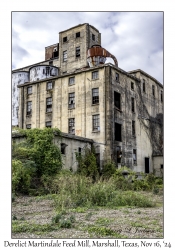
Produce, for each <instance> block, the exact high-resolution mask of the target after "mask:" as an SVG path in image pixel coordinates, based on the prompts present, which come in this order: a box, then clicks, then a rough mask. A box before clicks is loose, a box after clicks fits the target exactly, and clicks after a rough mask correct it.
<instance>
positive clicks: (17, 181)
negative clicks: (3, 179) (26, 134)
mask: <svg viewBox="0 0 175 250" xmlns="http://www.w3.org/2000/svg"><path fill="white" fill-rule="evenodd" d="M30 181H31V172H30V169H27V168H25V167H24V166H23V164H22V162H21V161H19V160H12V192H13V193H16V192H21V193H25V194H26V193H28V191H29V187H30Z"/></svg>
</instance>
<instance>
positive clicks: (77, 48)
mask: <svg viewBox="0 0 175 250" xmlns="http://www.w3.org/2000/svg"><path fill="white" fill-rule="evenodd" d="M76 57H80V46H79V47H76Z"/></svg>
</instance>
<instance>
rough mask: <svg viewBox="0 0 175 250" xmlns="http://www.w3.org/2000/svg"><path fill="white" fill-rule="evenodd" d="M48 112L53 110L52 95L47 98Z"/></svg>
mask: <svg viewBox="0 0 175 250" xmlns="http://www.w3.org/2000/svg"><path fill="white" fill-rule="evenodd" d="M46 112H52V97H49V98H46Z"/></svg>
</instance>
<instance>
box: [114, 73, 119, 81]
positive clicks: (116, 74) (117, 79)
mask: <svg viewBox="0 0 175 250" xmlns="http://www.w3.org/2000/svg"><path fill="white" fill-rule="evenodd" d="M115 80H116V81H117V82H119V74H118V73H115Z"/></svg>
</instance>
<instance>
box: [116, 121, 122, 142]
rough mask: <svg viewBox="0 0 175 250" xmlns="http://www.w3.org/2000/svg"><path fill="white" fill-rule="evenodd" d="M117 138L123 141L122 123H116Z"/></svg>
mask: <svg viewBox="0 0 175 250" xmlns="http://www.w3.org/2000/svg"><path fill="white" fill-rule="evenodd" d="M115 140H116V141H122V125H121V124H119V123H115Z"/></svg>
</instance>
